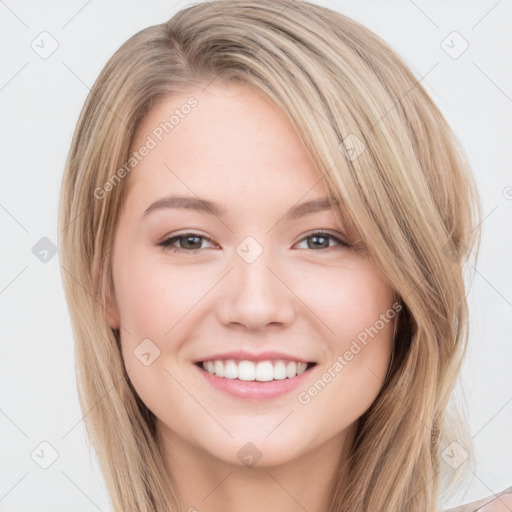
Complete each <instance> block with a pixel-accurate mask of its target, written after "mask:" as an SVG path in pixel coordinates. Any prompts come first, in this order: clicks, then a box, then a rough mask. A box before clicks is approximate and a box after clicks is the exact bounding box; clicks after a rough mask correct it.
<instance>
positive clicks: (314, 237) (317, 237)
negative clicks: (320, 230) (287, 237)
mask: <svg viewBox="0 0 512 512" xmlns="http://www.w3.org/2000/svg"><path fill="white" fill-rule="evenodd" d="M318 239H320V240H322V239H323V240H326V241H327V247H328V246H329V242H328V239H329V237H328V236H324V235H312V236H310V237H309V238H308V240H318ZM319 245H320V246H323V245H325V244H322V243H320V244H310V243H309V242H308V247H309V248H315V247H319ZM322 248H323V247H322Z"/></svg>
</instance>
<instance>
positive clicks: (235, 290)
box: [217, 251, 297, 331]
mask: <svg viewBox="0 0 512 512" xmlns="http://www.w3.org/2000/svg"><path fill="white" fill-rule="evenodd" d="M233 267H234V268H233V269H232V270H231V272H229V273H228V275H227V276H226V278H225V279H223V284H222V286H223V288H222V290H221V294H220V296H219V301H218V302H217V315H218V319H219V321H220V322H221V323H222V324H223V325H226V326H230V327H233V326H235V327H238V328H244V329H246V330H253V331H259V330H262V329H264V328H266V327H267V326H270V325H274V326H280V327H285V326H287V325H289V324H290V323H291V322H292V320H293V317H294V314H295V312H294V300H297V298H296V296H295V295H294V294H293V291H292V290H291V289H290V284H289V283H287V280H286V276H285V275H284V272H283V271H282V270H281V266H280V265H278V264H277V263H276V260H275V259H271V258H268V257H267V256H266V252H265V251H264V252H263V254H261V255H260V256H259V257H258V258H257V259H256V260H255V261H253V262H251V263H248V262H246V261H245V260H244V259H243V258H241V257H239V256H238V255H237V254H235V255H234V258H233Z"/></svg>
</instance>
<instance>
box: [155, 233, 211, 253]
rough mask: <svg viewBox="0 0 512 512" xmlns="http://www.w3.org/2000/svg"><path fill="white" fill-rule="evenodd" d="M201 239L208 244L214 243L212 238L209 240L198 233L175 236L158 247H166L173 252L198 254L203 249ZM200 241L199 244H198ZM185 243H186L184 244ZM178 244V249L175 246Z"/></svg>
mask: <svg viewBox="0 0 512 512" xmlns="http://www.w3.org/2000/svg"><path fill="white" fill-rule="evenodd" d="M201 239H202V240H207V241H208V242H212V240H211V238H208V237H207V236H204V235H199V234H197V233H183V234H181V235H175V236H172V237H169V238H166V239H165V240H163V241H162V242H160V243H159V244H158V245H159V246H161V247H165V248H168V249H170V250H171V251H173V252H192V253H193V252H196V251H198V250H200V249H202V247H201ZM198 240H199V242H198ZM182 241H184V243H183V242H182ZM176 242H178V247H177V246H176V245H173V244H175V243H176Z"/></svg>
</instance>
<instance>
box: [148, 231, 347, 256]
mask: <svg viewBox="0 0 512 512" xmlns="http://www.w3.org/2000/svg"><path fill="white" fill-rule="evenodd" d="M318 239H324V240H329V241H330V240H333V241H334V242H335V245H329V242H327V243H328V245H327V247H320V248H316V249H312V248H311V246H309V245H308V249H310V250H313V251H323V252H325V251H330V250H333V249H339V248H346V247H350V246H351V245H350V244H349V243H348V242H346V241H344V240H342V239H341V238H339V237H337V236H334V235H332V234H331V233H326V232H324V231H315V232H313V233H309V234H308V235H307V236H305V237H303V238H302V239H301V240H300V241H299V242H298V243H302V242H304V241H307V240H316V241H318ZM192 240H195V241H196V242H197V240H199V245H201V240H206V241H208V242H210V243H214V242H213V240H212V239H211V238H209V237H207V236H205V235H200V234H198V233H181V234H179V235H175V236H171V237H169V238H166V239H165V240H163V241H162V242H160V243H158V244H157V245H158V246H160V247H164V248H166V249H169V250H171V251H172V252H179V253H193V254H195V253H197V252H198V251H201V250H202V249H201V248H198V247H192V248H190V247H189V248H186V247H185V248H184V247H179V246H178V247H177V246H176V245H175V243H176V242H180V241H185V244H190V243H191V245H194V242H193V241H192ZM191 241H192V242H191ZM315 243H316V242H313V244H312V246H313V247H314V245H315ZM320 245H321V244H320ZM317 247H318V245H317Z"/></svg>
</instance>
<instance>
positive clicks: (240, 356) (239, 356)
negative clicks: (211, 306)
mask: <svg viewBox="0 0 512 512" xmlns="http://www.w3.org/2000/svg"><path fill="white" fill-rule="evenodd" d="M216 359H235V360H239V361H242V360H244V361H268V360H276V359H286V360H289V361H298V362H300V363H313V362H314V361H311V360H308V359H304V358H303V357H299V356H294V355H290V354H285V353H284V352H275V351H273V350H267V351H264V352H259V353H257V354H255V353H252V352H248V351H246V350H236V351H233V352H222V353H218V354H213V355H211V356H205V357H203V358H201V359H196V360H194V363H202V362H203V361H215V360H216Z"/></svg>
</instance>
